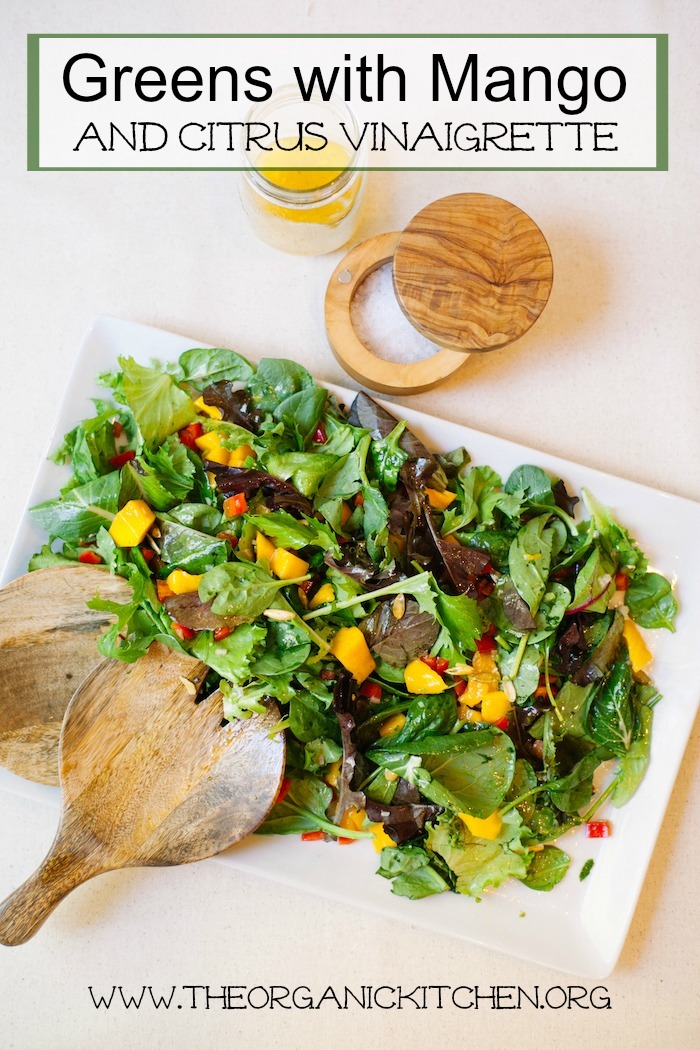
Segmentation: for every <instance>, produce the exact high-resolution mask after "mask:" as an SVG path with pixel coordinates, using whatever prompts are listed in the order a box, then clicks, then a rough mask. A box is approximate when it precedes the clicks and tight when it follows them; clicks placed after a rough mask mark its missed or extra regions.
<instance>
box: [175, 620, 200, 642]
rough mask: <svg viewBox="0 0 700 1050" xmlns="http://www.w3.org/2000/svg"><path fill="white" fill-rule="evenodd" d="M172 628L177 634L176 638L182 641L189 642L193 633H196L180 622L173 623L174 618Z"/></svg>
mask: <svg viewBox="0 0 700 1050" xmlns="http://www.w3.org/2000/svg"><path fill="white" fill-rule="evenodd" d="M173 630H174V631H175V634H176V635H177V636H178V638H180V639H181V640H182V641H183V642H191V641H192V639H193V638H194V636H195V634H196V633H197V632H196V631H193V630H192V628H191V627H183V625H182V624H181V623H175V621H174V620H173Z"/></svg>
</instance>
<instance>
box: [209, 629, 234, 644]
mask: <svg viewBox="0 0 700 1050" xmlns="http://www.w3.org/2000/svg"><path fill="white" fill-rule="evenodd" d="M232 630H233V628H232V627H217V628H216V629H215V630H214V641H215V642H223V640H224V638H228V636H229V635H230V634H231V631H232Z"/></svg>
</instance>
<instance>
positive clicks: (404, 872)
mask: <svg viewBox="0 0 700 1050" xmlns="http://www.w3.org/2000/svg"><path fill="white" fill-rule="evenodd" d="M379 859H380V867H379V868H378V869H377V875H381V876H382V877H383V878H385V879H393V882H392V886H391V892H392V893H395V894H396V896H397V897H408V898H409V899H410V900H420V899H421V898H422V897H429V896H432V894H434V893H444V891H445V890H449V888H450V886H449V884H448V883H447V882H445V880H444V879H443V877H442V875H440V873H439V872H438V871H436V869H435V868H434V867H433V866H432V864H431V863H430V858H429V856H428V854H427V853H426V852H425V850H424V849H421V848H420V847H419V846H396V847H394V848H391V847H385V848H384V849H383V850H382V852H381V854H380V858H379Z"/></svg>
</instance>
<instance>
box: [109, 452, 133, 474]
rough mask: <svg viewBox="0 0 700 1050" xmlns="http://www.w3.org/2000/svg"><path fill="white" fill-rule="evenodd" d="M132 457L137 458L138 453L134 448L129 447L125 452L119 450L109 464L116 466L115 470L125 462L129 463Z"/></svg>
mask: <svg viewBox="0 0 700 1050" xmlns="http://www.w3.org/2000/svg"><path fill="white" fill-rule="evenodd" d="M132 459H136V453H135V452H134V450H133V448H127V449H124V451H123V452H118V453H117V454H116V456H112V458H111V459H110V461H109V465H110V467H114V469H115V470H118V469H119V467H123V466H124V464H125V463H128V462H129V461H130V460H132Z"/></svg>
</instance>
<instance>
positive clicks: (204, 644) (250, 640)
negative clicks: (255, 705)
mask: <svg viewBox="0 0 700 1050" xmlns="http://www.w3.org/2000/svg"><path fill="white" fill-rule="evenodd" d="M266 634H267V629H266V628H265V627H263V626H260V625H259V624H254V623H242V624H239V626H238V627H236V628H235V630H233V631H232V632H231V634H229V635H228V636H227V637H226V638H223V639H222V640H221V641H219V642H215V641H214V635H213V633H212V632H211V631H197V634H196V635H195V638H194V641H193V642H192V646H191V648H190V652H191V653H192V655H193V656H196V657H197V658H198V659H200V660H203V661H204V663H205V664H208V665H209V667H211V668H212V669H213V670H214V671H216V673H217V674H220V675H221V676H222V678H226V679H227V680H228V681H229V682H234V683H235V684H236V685H242V684H243V683H244V682H245V681H246V680H247V679H248V678H249V677H250V674H251V669H250V668H251V663H252V661H253V660H254V658H255V657H256V655H257V654H258V652H259V651H260V649H261V648H262V646H263V644H264V642H265V636H266Z"/></svg>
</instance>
